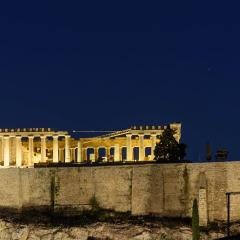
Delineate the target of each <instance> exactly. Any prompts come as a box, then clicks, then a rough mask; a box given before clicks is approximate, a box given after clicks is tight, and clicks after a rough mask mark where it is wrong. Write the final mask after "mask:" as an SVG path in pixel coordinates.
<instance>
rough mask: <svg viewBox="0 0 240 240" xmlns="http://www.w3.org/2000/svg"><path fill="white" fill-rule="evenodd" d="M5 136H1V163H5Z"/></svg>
mask: <svg viewBox="0 0 240 240" xmlns="http://www.w3.org/2000/svg"><path fill="white" fill-rule="evenodd" d="M3 139H4V138H3V136H1V162H4V140H3Z"/></svg>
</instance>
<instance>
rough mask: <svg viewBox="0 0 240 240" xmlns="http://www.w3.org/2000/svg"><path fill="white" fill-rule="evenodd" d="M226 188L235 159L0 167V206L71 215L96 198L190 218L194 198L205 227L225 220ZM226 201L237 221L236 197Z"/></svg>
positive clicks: (232, 185) (236, 183)
mask: <svg viewBox="0 0 240 240" xmlns="http://www.w3.org/2000/svg"><path fill="white" fill-rule="evenodd" d="M227 191H240V162H229V163H202V164H193V163H188V164H149V165H134V166H103V167H76V168H36V169H31V168H21V169H20V168H8V169H0V207H1V208H2V209H8V210H15V211H22V210H28V209H33V208H34V209H38V210H51V211H55V212H58V211H61V212H64V213H66V214H67V213H71V214H73V213H78V212H79V211H81V210H83V209H87V208H89V207H90V199H91V198H92V197H93V196H95V197H96V199H97V201H98V202H99V204H100V206H101V207H103V208H107V209H113V210H116V211H123V212H125V211H130V212H131V213H132V214H133V215H148V214H154V215H159V216H168V217H189V216H191V208H192V202H193V199H194V198H197V199H198V202H199V211H200V222H201V224H202V225H205V224H206V223H207V221H214V220H226V212H227V211H226V195H225V193H226V192H227ZM231 203H232V205H231V218H232V220H239V219H240V196H238V195H236V196H233V197H232V198H231Z"/></svg>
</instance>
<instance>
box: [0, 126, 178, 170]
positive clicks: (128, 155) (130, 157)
mask: <svg viewBox="0 0 240 240" xmlns="http://www.w3.org/2000/svg"><path fill="white" fill-rule="evenodd" d="M170 127H171V128H172V129H174V130H175V136H174V137H175V138H176V140H177V141H178V142H179V141H180V138H181V124H180V123H173V124H170ZM164 128H166V126H133V127H131V128H129V129H126V130H122V131H115V132H111V133H109V134H106V135H100V136H97V137H91V138H82V137H81V138H79V139H75V138H73V137H71V135H70V133H69V132H67V131H54V130H52V129H51V128H47V129H46V128H28V129H27V128H24V129H0V163H1V166H4V167H9V166H16V167H23V166H27V167H31V166H33V165H34V164H35V163H47V162H50V163H51V162H52V163H58V162H65V163H69V162H78V163H80V162H85V161H92V162H94V161H97V160H99V159H101V160H102V161H116V162H117V161H134V160H140V161H144V160H145V161H146V160H147V161H148V160H149V161H152V160H153V159H154V154H153V151H154V148H155V145H156V142H157V141H158V138H157V136H159V135H161V133H162V131H163V130H164ZM73 132H74V131H73Z"/></svg>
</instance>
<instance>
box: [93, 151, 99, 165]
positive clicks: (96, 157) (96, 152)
mask: <svg viewBox="0 0 240 240" xmlns="http://www.w3.org/2000/svg"><path fill="white" fill-rule="evenodd" d="M94 154H95V159H94V161H93V162H96V161H97V160H98V156H99V155H98V148H94Z"/></svg>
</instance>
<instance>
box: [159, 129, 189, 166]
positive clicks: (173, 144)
mask: <svg viewBox="0 0 240 240" xmlns="http://www.w3.org/2000/svg"><path fill="white" fill-rule="evenodd" d="M174 134H175V131H174V130H173V129H171V128H170V126H167V128H166V129H164V131H163V133H162V135H161V136H160V138H159V140H160V141H159V142H158V143H157V144H156V147H155V150H154V155H155V160H156V161H157V162H161V161H176V160H183V159H184V157H185V156H186V144H184V143H178V142H177V140H176V139H175V137H174Z"/></svg>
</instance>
